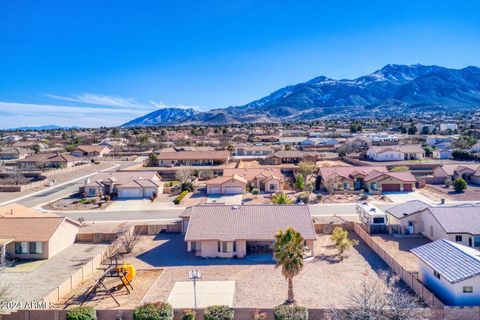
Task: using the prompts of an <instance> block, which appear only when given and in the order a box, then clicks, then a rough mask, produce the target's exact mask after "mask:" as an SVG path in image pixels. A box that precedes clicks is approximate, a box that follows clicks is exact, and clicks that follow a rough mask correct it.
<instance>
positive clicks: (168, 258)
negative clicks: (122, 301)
mask: <svg viewBox="0 0 480 320" xmlns="http://www.w3.org/2000/svg"><path fill="white" fill-rule="evenodd" d="M354 238H356V237H355V236H354ZM141 245H142V246H144V247H143V250H146V251H145V252H144V253H143V254H141V255H137V256H136V257H135V258H133V259H132V261H134V263H136V264H138V263H139V262H140V261H141V262H143V265H142V267H148V266H150V267H161V268H165V270H164V272H163V274H162V276H161V277H160V278H159V279H158V281H157V282H156V283H155V284H154V286H153V287H152V289H151V290H150V291H149V293H148V294H147V296H146V297H145V301H165V300H166V299H167V298H168V295H169V294H170V291H171V290H172V288H173V285H174V284H175V282H177V281H185V279H186V277H187V274H188V271H189V270H190V269H191V268H192V266H195V268H197V269H199V270H201V272H202V277H203V280H234V281H236V292H235V301H234V306H236V307H260V308H261V307H273V306H275V305H278V304H281V303H283V302H284V300H285V298H286V292H287V283H286V281H285V279H284V277H283V276H282V275H281V272H280V270H279V269H275V266H274V264H273V261H272V260H270V261H271V262H270V263H269V262H263V263H259V262H255V261H252V260H249V259H247V258H243V259H202V258H197V257H195V256H193V255H192V254H189V253H188V252H186V250H185V243H184V242H183V239H182V237H181V235H159V236H158V237H157V238H155V239H152V238H151V239H144V241H142V244H141ZM148 248H150V249H148ZM316 250H317V257H315V259H314V260H313V261H307V262H305V266H304V269H303V271H302V272H301V273H300V275H298V276H297V277H296V278H295V279H294V288H295V293H296V299H297V300H298V302H299V303H300V304H302V305H305V306H307V307H311V308H314V307H315V308H322V307H330V306H338V307H341V306H344V305H345V304H346V303H347V302H348V299H347V297H346V295H347V292H348V288H350V289H353V288H356V287H357V286H359V285H360V284H361V282H362V281H363V280H364V279H367V281H368V279H373V278H377V273H376V272H377V271H379V270H385V269H387V268H388V267H387V266H386V264H385V263H384V262H383V261H382V260H381V258H380V257H378V256H377V255H376V254H375V253H373V252H372V251H371V250H370V249H369V248H368V246H367V245H366V244H365V243H363V242H360V243H359V245H358V246H356V247H355V248H354V249H352V250H351V251H349V252H348V256H347V257H346V258H345V259H343V260H341V259H339V258H338V257H337V256H336V249H335V248H334V247H333V246H332V242H331V240H330V236H329V235H321V236H320V237H319V239H318V241H317V243H316ZM172 252H175V254H172ZM138 265H140V264H138Z"/></svg>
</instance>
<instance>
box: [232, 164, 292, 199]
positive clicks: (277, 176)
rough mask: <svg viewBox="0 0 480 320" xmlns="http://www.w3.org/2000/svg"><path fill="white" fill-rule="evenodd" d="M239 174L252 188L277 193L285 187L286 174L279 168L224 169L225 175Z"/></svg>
mask: <svg viewBox="0 0 480 320" xmlns="http://www.w3.org/2000/svg"><path fill="white" fill-rule="evenodd" d="M235 174H238V175H240V176H242V177H244V178H245V179H246V180H247V183H248V185H249V186H250V188H252V189H258V190H260V191H264V192H271V193H275V192H278V191H282V190H283V189H284V181H285V179H284V176H283V174H282V171H281V170H280V169H279V168H245V169H238V168H235V169H224V170H223V175H224V176H233V175H235Z"/></svg>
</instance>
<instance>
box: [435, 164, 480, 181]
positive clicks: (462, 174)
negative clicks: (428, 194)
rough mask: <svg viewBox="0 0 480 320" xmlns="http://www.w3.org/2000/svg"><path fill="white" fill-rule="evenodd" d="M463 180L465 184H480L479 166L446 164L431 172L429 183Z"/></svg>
mask: <svg viewBox="0 0 480 320" xmlns="http://www.w3.org/2000/svg"><path fill="white" fill-rule="evenodd" d="M457 178H463V179H464V180H465V181H467V182H472V183H476V184H480V165H479V164H478V163H465V164H461V165H458V164H446V165H443V166H438V167H436V168H435V169H434V170H433V173H432V177H431V178H430V179H429V181H428V182H429V183H436V184H443V183H445V181H446V180H451V181H454V180H455V179H457Z"/></svg>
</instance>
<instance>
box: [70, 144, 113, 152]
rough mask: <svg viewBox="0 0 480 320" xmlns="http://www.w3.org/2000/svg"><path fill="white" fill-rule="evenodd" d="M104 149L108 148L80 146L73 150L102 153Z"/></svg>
mask: <svg viewBox="0 0 480 320" xmlns="http://www.w3.org/2000/svg"><path fill="white" fill-rule="evenodd" d="M105 149H108V147H106V146H99V145H80V146H77V147H76V148H75V150H80V151H82V152H102V151H104V150H105Z"/></svg>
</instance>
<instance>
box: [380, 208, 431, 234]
mask: <svg viewBox="0 0 480 320" xmlns="http://www.w3.org/2000/svg"><path fill="white" fill-rule="evenodd" d="M429 207H430V205H429V204H426V203H425V202H423V201H420V200H411V201H407V202H404V203H401V204H399V205H396V206H393V207H391V208H388V209H385V213H386V214H387V221H388V225H389V230H390V233H394V234H416V233H420V232H421V228H420V227H421V226H422V216H421V212H422V211H424V210H425V209H427V208H429Z"/></svg>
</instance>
